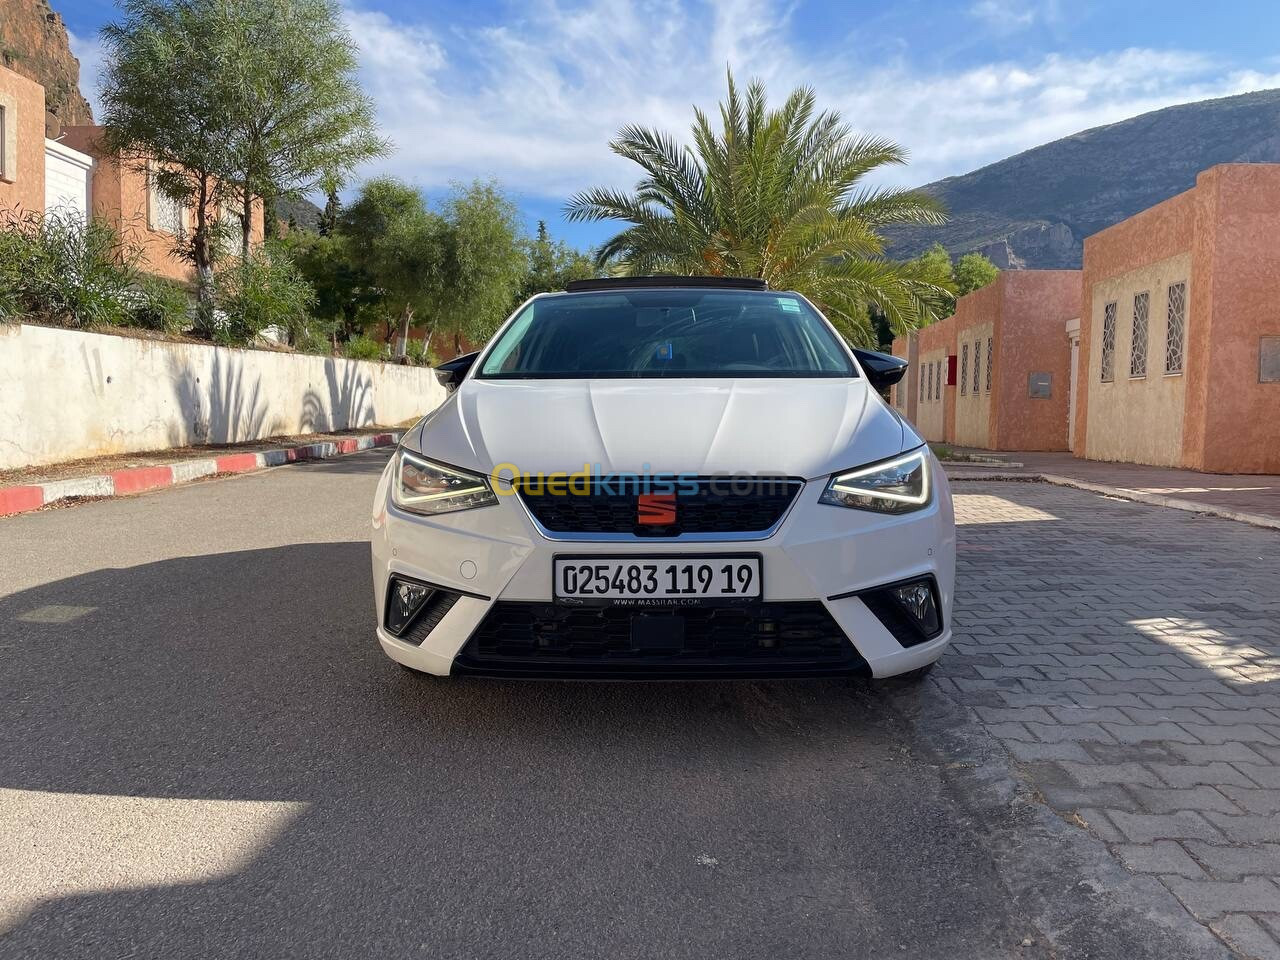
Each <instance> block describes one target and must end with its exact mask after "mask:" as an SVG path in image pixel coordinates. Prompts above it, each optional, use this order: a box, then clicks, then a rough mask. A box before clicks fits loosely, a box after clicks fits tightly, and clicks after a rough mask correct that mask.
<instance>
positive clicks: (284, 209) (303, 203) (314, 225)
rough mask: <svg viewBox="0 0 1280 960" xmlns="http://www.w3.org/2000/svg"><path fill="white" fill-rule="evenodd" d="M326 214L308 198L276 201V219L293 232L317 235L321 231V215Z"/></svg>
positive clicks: (283, 198) (284, 198)
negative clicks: (300, 231)
mask: <svg viewBox="0 0 1280 960" xmlns="http://www.w3.org/2000/svg"><path fill="white" fill-rule="evenodd" d="M322 213H324V211H323V210H321V209H320V208H319V207H317V206H316V205H315V204H314V203H312V202H311V201H310V200H308V199H307V198H306V197H298V198H297V199H291V198H288V197H282V198H280V199H279V200H277V201H276V217H277V219H279V220H280V222H281V223H284V224H287V225H288V226H289V228H290V229H291V230H306V231H307V232H308V233H316V232H317V231H318V230H319V229H320V215H321V214H322Z"/></svg>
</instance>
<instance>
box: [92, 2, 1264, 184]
mask: <svg viewBox="0 0 1280 960" xmlns="http://www.w3.org/2000/svg"><path fill="white" fill-rule="evenodd" d="M374 2H376V0H348V3H349V4H353V5H349V6H348V7H347V9H346V12H345V16H346V19H347V23H348V25H349V27H350V28H351V30H352V33H353V35H354V36H355V37H356V39H357V40H358V41H359V43H360V47H361V64H362V67H361V70H362V80H363V82H364V84H365V86H366V89H367V90H368V92H369V93H370V95H371V96H373V97H374V99H375V100H376V102H377V105H378V114H379V120H380V123H381V124H382V127H383V131H384V133H385V134H386V135H387V136H389V137H390V138H391V139H392V141H393V142H394V145H395V148H396V150H395V152H394V153H393V154H392V155H391V156H390V157H388V158H386V159H385V160H382V161H379V162H378V163H377V164H376V165H374V166H371V167H369V168H368V169H365V170H362V171H360V176H367V175H370V174H373V173H384V172H385V173H392V174H395V175H397V176H400V177H403V178H405V179H406V180H409V181H410V182H413V183H416V184H418V185H420V186H422V187H425V188H428V189H438V188H440V187H442V186H444V185H445V184H447V183H448V182H449V181H450V180H456V179H463V180H469V179H472V178H475V177H497V178H498V179H500V180H501V181H503V183H504V184H505V185H506V186H507V187H508V188H510V189H512V190H515V191H517V192H518V193H520V194H523V195H525V196H529V197H533V198H538V199H539V200H541V201H542V202H544V203H546V202H550V203H556V204H558V203H561V202H563V201H564V199H565V198H567V197H568V196H569V195H570V194H572V193H574V192H576V191H578V190H581V189H584V188H586V187H590V186H595V185H612V186H623V187H625V186H630V185H631V184H632V183H633V182H634V181H635V179H636V168H635V167H633V166H632V165H631V164H629V163H627V162H625V161H622V160H620V159H619V158H617V157H614V156H613V155H612V154H611V153H610V152H609V150H608V146H607V144H608V141H609V140H610V138H611V137H612V136H613V135H614V134H615V133H616V132H617V131H618V129H619V128H620V127H622V126H623V125H624V124H628V123H639V124H643V125H646V126H654V127H659V128H662V129H666V130H669V131H671V132H673V133H675V134H676V135H678V136H684V135H686V134H687V131H688V129H689V124H690V121H691V120H692V105H693V104H698V105H700V106H702V107H703V108H704V109H706V110H708V111H711V112H712V113H713V119H714V109H715V106H716V104H717V103H718V101H719V100H720V99H721V97H722V96H723V92H724V71H725V67H726V65H727V64H732V65H733V68H734V71H735V73H736V74H737V76H738V78H739V80H740V81H742V82H745V81H746V80H747V79H748V78H749V77H752V76H759V77H761V78H762V79H764V80H765V81H766V82H767V83H768V85H769V89H770V92H771V94H772V95H773V97H774V99H775V100H781V99H782V97H784V96H785V95H786V94H787V92H789V91H790V89H791V88H792V87H794V86H796V85H799V84H809V85H811V86H813V87H815V88H816V90H817V93H818V99H819V103H820V104H821V105H822V106H823V107H831V108H836V109H839V110H840V111H841V112H842V113H844V115H845V118H846V119H847V120H848V121H849V122H850V124H852V125H853V126H854V127H855V128H856V129H858V130H860V131H866V132H871V133H875V134H880V135H884V136H889V137H892V138H893V139H895V140H897V141H898V142H900V143H901V144H903V146H905V147H906V148H907V149H908V150H909V151H910V153H911V155H912V162H911V164H910V165H909V166H907V167H905V168H902V169H898V170H893V171H888V172H887V173H886V174H885V177H884V182H892V183H901V184H921V183H926V182H929V181H932V180H936V179H939V178H941V177H944V176H950V175H953V174H959V173H964V172H967V171H969V170H972V169H975V168H976V167H979V166H982V165H984V164H987V163H991V162H993V161H995V160H999V159H1001V158H1003V157H1006V156H1009V155H1010V154H1013V153H1017V152H1019V151H1021V150H1025V149H1028V148H1030V147H1033V146H1036V145H1038V144H1041V143H1045V142H1047V141H1049V140H1053V139H1055V138H1057V137H1061V136H1066V135H1068V134H1071V133H1075V132H1077V131H1079V130H1083V129H1086V128H1088V127H1092V126H1098V125H1100V124H1105V123H1112V122H1115V121H1118V120H1122V119H1125V118H1127V117H1131V116H1135V115H1137V114H1139V113H1143V112H1145V111H1148V110H1153V109H1157V108H1159V107H1163V106H1168V105H1170V104H1174V103H1181V102H1186V101H1189V100H1197V99H1205V98H1208V97H1215V96H1226V95H1229V94H1234V93H1241V92H1245V91H1247V90H1257V89H1264V88H1266V87H1272V86H1280V73H1278V72H1275V71H1277V70H1280V66H1278V65H1277V64H1275V63H1267V64H1264V65H1261V68H1260V69H1255V70H1242V69H1236V68H1235V67H1234V66H1233V65H1231V64H1227V63H1223V62H1221V61H1220V60H1216V59H1214V58H1211V57H1209V56H1206V55H1203V54H1199V53H1195V52H1188V51H1180V50H1154V49H1141V48H1133V49H1117V50H1115V51H1111V52H1108V53H1102V54H1096V55H1090V56H1072V55H1067V54H1048V55H1044V54H1028V55H1027V56H1026V57H1022V58H1019V59H1017V60H1008V61H1000V62H992V63H986V64H982V65H979V66H972V67H967V68H965V69H955V70H946V69H941V68H937V67H928V68H926V67H921V66H919V65H918V64H916V63H914V62H912V61H910V60H908V59H906V57H907V53H905V52H904V53H902V54H900V55H898V56H897V58H895V57H894V56H893V55H887V54H885V53H884V50H885V49H886V47H887V48H889V49H895V48H894V47H892V44H891V43H890V42H889V41H886V40H885V38H883V37H869V36H862V37H855V38H843V39H842V42H841V44H840V48H841V50H840V53H839V54H838V55H835V54H833V55H830V56H820V55H814V54H813V53H812V51H810V50H807V49H802V48H801V47H799V46H797V45H796V44H794V43H792V42H790V41H789V40H788V37H789V35H790V31H788V30H787V29H786V27H787V26H788V24H789V23H790V21H791V19H792V18H793V17H799V16H802V15H803V9H804V8H803V7H797V6H796V5H795V3H794V0H719V2H710V0H696V2H695V0H572V2H571V0H527V2H523V3H520V4H515V3H512V5H511V6H510V7H508V8H507V9H508V11H509V13H508V16H507V17H506V19H505V20H504V21H503V22H502V23H501V24H500V25H497V26H485V27H463V26H458V25H455V24H450V23H447V22H444V21H442V20H441V21H433V20H429V19H411V20H407V19H397V18H393V17H391V16H389V15H388V14H387V13H385V12H382V11H379V10H375V9H372V8H371V7H370V6H367V5H366V4H371V3H374ZM354 4H359V5H354ZM978 7H982V8H984V9H986V8H989V9H990V10H991V11H997V8H998V9H999V10H1004V11H1005V14H1004V16H1005V17H1006V18H1012V19H1013V20H1014V21H1017V20H1019V19H1025V18H1026V17H1027V16H1031V17H1032V18H1040V19H1048V18H1051V17H1053V16H1055V15H1056V13H1055V11H1056V6H1055V4H1054V3H1052V2H1044V0H985V2H979V3H977V4H975V5H974V7H972V8H970V12H971V13H974V14H975V15H978V11H977V8H978ZM420 9H423V10H427V11H429V10H431V6H430V5H423V6H422V7H421V8H420ZM421 16H423V17H429V16H431V14H430V13H424V14H422V15H421ZM71 42H72V50H73V52H74V53H75V54H76V55H77V56H78V57H79V58H80V60H81V88H82V90H84V92H85V95H86V96H87V97H89V99H90V102H91V103H92V104H93V106H94V108H95V112H96V111H97V108H98V104H97V102H96V89H97V85H96V76H97V71H98V67H99V65H100V63H101V58H102V51H101V47H100V44H99V43H98V42H97V41H96V40H94V39H90V40H85V39H82V38H79V37H75V36H72V38H71ZM877 44H878V46H877ZM869 49H870V50H874V51H875V52H874V55H871V54H865V53H864V55H859V54H858V53H857V51H859V50H862V51H866V50H869Z"/></svg>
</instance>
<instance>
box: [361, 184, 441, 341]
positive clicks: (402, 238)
mask: <svg viewBox="0 0 1280 960" xmlns="http://www.w3.org/2000/svg"><path fill="white" fill-rule="evenodd" d="M337 229H338V232H339V233H340V234H341V235H342V236H343V238H344V240H345V242H346V243H347V245H348V246H347V249H348V250H349V251H350V254H351V262H352V263H353V265H354V266H355V267H357V268H358V269H360V270H362V271H363V272H364V273H365V274H366V275H367V276H368V277H369V278H370V279H371V280H372V283H373V287H374V290H375V291H376V294H377V296H378V298H379V299H380V300H381V301H382V304H383V308H384V311H386V314H385V315H387V316H388V317H395V318H398V326H399V331H400V349H401V352H402V353H403V351H404V344H405V342H406V341H407V340H408V337H409V329H410V327H411V326H412V325H413V323H414V321H415V317H416V316H417V315H418V314H420V313H423V312H425V311H430V310H432V309H433V308H438V303H439V295H440V291H441V282H442V275H443V269H444V267H443V265H444V259H445V246H446V244H447V236H446V234H447V225H446V224H445V223H444V219H443V218H442V217H440V216H439V215H438V214H435V213H432V212H431V211H429V210H428V209H427V207H426V204H425V202H424V201H423V199H422V194H420V193H419V192H418V191H417V190H416V189H415V188H414V187H411V186H409V185H408V184H406V183H403V182H401V181H399V180H396V179H394V178H391V177H377V178H375V179H373V180H369V181H368V182H366V183H365V184H364V186H363V187H362V188H361V189H360V193H359V195H358V196H357V198H356V200H355V202H354V203H352V204H350V205H348V206H346V207H344V208H343V209H342V211H341V212H340V213H339V214H338V217H337ZM388 333H390V330H389V329H388Z"/></svg>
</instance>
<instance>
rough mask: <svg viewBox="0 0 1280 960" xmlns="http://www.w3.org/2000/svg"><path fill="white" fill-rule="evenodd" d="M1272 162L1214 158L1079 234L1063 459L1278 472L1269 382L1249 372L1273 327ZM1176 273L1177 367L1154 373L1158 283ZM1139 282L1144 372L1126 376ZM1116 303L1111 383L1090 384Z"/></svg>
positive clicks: (1277, 400)
mask: <svg viewBox="0 0 1280 960" xmlns="http://www.w3.org/2000/svg"><path fill="white" fill-rule="evenodd" d="M1278 234H1280V164H1270V163H1258V164H1223V165H1220V166H1216V167H1213V168H1211V169H1209V170H1206V171H1204V172H1203V173H1201V174H1200V176H1199V177H1197V178H1196V186H1195V187H1193V188H1192V189H1191V190H1188V191H1186V192H1185V193H1181V194H1179V195H1178V196H1176V197H1172V198H1170V199H1169V200H1166V201H1165V202H1164V203H1161V204H1157V205H1156V206H1154V207H1151V208H1150V209H1148V210H1145V211H1143V212H1142V213H1139V214H1137V215H1136V216H1134V217H1131V218H1129V219H1128V220H1125V221H1122V222H1121V223H1118V224H1116V225H1115V226H1113V227H1110V228H1108V229H1106V230H1103V231H1101V232H1100V233H1097V234H1095V235H1094V236H1092V237H1088V238H1086V240H1085V244H1084V291H1085V304H1084V307H1085V309H1084V310H1083V311H1082V315H1081V321H1080V322H1081V343H1080V346H1081V363H1080V370H1079V373H1078V376H1077V384H1078V390H1079V398H1078V402H1077V410H1076V434H1075V438H1074V442H1073V445H1072V447H1073V451H1074V452H1075V454H1076V455H1077V456H1084V457H1091V458H1095V459H1107V460H1123V461H1131V462H1137V463H1153V464H1162V465H1173V466H1182V467H1188V468H1191V469H1194V470H1204V471H1208V472H1214V473H1280V384H1277V383H1262V382H1259V373H1258V367H1259V346H1260V341H1261V338H1263V337H1266V336H1280V310H1277V308H1276V304H1277V303H1280V246H1278V245H1277V243H1276V239H1275V238H1276V236H1277V235H1278ZM1183 280H1185V281H1186V283H1187V311H1186V340H1185V356H1184V361H1183V373H1182V374H1181V375H1172V376H1169V377H1166V376H1165V375H1164V366H1163V364H1164V336H1165V328H1166V318H1167V308H1166V304H1167V295H1168V286H1169V284H1171V283H1175V282H1179V281H1183ZM1140 290H1150V293H1151V304H1150V315H1149V320H1148V338H1149V357H1148V370H1147V376H1146V378H1145V379H1144V380H1142V381H1133V382H1126V381H1127V380H1128V373H1129V349H1130V343H1131V328H1132V316H1133V299H1132V297H1133V293H1135V292H1139V291H1140ZM1112 300H1114V301H1115V302H1116V303H1117V311H1116V313H1117V321H1118V322H1117V329H1116V333H1117V336H1116V376H1115V382H1114V383H1111V384H1104V383H1102V382H1100V376H1099V373H1100V369H1099V368H1100V350H1101V342H1102V329H1101V328H1102V317H1103V309H1104V306H1105V304H1106V303H1107V302H1110V301H1112Z"/></svg>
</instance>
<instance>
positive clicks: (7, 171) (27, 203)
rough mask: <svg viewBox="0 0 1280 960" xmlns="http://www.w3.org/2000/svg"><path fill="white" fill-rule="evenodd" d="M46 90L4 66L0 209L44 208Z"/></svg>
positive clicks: (0, 70) (0, 113)
mask: <svg viewBox="0 0 1280 960" xmlns="http://www.w3.org/2000/svg"><path fill="white" fill-rule="evenodd" d="M44 123H45V110H44V87H42V86H40V84H38V83H36V82H35V81H34V80H28V79H27V78H26V77H23V76H19V75H18V74H17V73H14V72H13V71H12V70H9V69H7V68H5V67H0V207H4V208H7V209H9V210H36V211H40V210H43V209H44V143H45V140H44Z"/></svg>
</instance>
